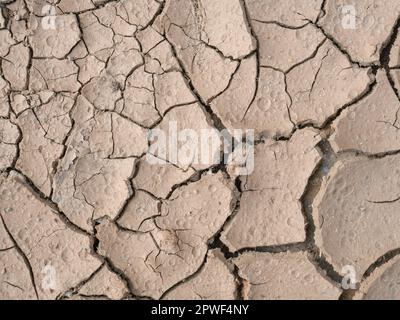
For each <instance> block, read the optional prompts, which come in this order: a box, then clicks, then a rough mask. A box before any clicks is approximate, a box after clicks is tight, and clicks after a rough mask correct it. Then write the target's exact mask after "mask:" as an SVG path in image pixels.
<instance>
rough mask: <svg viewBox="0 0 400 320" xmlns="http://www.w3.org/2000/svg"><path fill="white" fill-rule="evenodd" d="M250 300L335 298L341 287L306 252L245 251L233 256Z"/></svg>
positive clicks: (245, 293) (247, 297)
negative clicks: (328, 277) (311, 260)
mask: <svg viewBox="0 0 400 320" xmlns="http://www.w3.org/2000/svg"><path fill="white" fill-rule="evenodd" d="M234 263H235V264H236V265H237V266H238V268H239V275H240V276H241V277H242V278H243V279H244V280H245V285H244V288H243V291H244V292H243V293H244V297H245V298H246V299H250V300H253V299H254V300H259V299H266V300H292V299H301V300H319V299H322V300H336V299H338V298H339V295H340V290H339V289H338V288H337V287H336V286H335V285H333V284H332V283H331V282H330V281H329V280H327V279H326V278H325V277H324V275H323V274H322V273H321V271H319V270H318V269H317V268H316V267H315V266H314V265H313V264H312V263H311V262H310V261H309V259H308V257H307V254H306V253H304V252H297V253H290V252H289V253H277V254H271V253H250V252H248V253H244V254H241V255H240V256H239V257H238V258H235V259H234Z"/></svg>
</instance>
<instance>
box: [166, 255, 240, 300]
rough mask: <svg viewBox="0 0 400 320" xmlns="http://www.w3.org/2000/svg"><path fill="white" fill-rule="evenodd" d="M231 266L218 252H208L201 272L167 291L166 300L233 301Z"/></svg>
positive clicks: (233, 284)
mask: <svg viewBox="0 0 400 320" xmlns="http://www.w3.org/2000/svg"><path fill="white" fill-rule="evenodd" d="M232 269H233V266H231V265H229V264H228V263H227V262H226V261H225V258H224V257H223V255H222V253H221V252H220V251H219V250H212V251H209V252H208V254H207V261H206V263H205V265H204V266H203V268H202V269H201V271H200V272H199V273H198V274H197V275H196V276H195V277H194V278H191V279H190V280H188V281H186V282H184V283H182V284H181V285H179V286H177V287H176V288H174V289H173V290H171V291H169V292H168V293H167V294H166V295H165V296H164V299H166V300H234V299H235V293H236V285H235V278H234V276H233V275H232Z"/></svg>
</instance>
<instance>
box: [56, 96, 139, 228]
mask: <svg viewBox="0 0 400 320" xmlns="http://www.w3.org/2000/svg"><path fill="white" fill-rule="evenodd" d="M73 119H74V122H75V126H74V129H73V130H72V132H71V133H70V135H69V137H68V140H67V142H66V145H67V150H66V153H65V155H64V157H63V159H62V160H61V161H60V163H59V166H58V168H57V174H56V175H55V177H54V182H53V188H54V193H53V201H55V202H56V203H58V205H59V207H60V209H61V210H62V211H63V212H64V213H65V214H66V215H67V216H68V218H69V219H71V221H73V222H74V223H76V224H77V225H79V226H80V227H81V228H84V229H86V230H91V227H92V226H91V224H92V220H91V219H97V218H99V217H102V216H104V215H108V216H110V217H112V218H114V217H116V216H117V215H118V213H119V212H120V210H121V209H122V208H123V206H124V204H125V201H126V200H127V199H128V198H129V197H130V195H131V194H132V190H131V186H130V182H129V180H130V178H131V177H132V176H133V173H134V167H135V165H134V163H135V157H138V156H140V155H142V154H144V152H145V151H146V149H147V140H146V132H145V130H144V129H142V128H141V127H139V126H137V125H135V124H133V123H130V122H129V121H128V120H126V119H124V118H121V117H120V116H119V115H117V114H114V113H109V112H106V113H105V112H97V111H95V110H94V108H93V106H92V105H90V103H89V102H88V101H87V100H86V99H85V98H84V97H82V96H79V97H78V99H77V104H76V107H75V110H74V114H73Z"/></svg>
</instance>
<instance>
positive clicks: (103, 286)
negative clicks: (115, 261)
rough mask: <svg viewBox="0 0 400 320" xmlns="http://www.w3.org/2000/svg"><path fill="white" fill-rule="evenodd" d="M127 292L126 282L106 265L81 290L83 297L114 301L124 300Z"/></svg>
mask: <svg viewBox="0 0 400 320" xmlns="http://www.w3.org/2000/svg"><path fill="white" fill-rule="evenodd" d="M127 292H128V290H127V288H126V285H125V284H124V282H123V281H122V280H121V279H120V278H119V277H118V276H117V275H116V274H115V273H113V272H111V271H110V270H109V269H108V267H107V266H106V265H103V267H101V269H100V271H99V272H97V273H96V274H95V275H94V277H93V278H91V279H90V280H89V281H88V282H86V283H85V284H84V285H83V286H82V287H81V288H80V290H79V294H80V295H83V296H105V297H107V298H109V299H113V300H119V299H122V298H123V297H124V295H125V294H126V293H127Z"/></svg>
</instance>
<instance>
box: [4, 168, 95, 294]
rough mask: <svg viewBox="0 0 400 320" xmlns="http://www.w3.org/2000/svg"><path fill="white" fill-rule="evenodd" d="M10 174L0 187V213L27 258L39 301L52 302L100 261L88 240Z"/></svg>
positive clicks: (18, 178) (92, 269) (14, 175)
mask: <svg viewBox="0 0 400 320" xmlns="http://www.w3.org/2000/svg"><path fill="white" fill-rule="evenodd" d="M21 179H22V178H20V177H19V176H18V175H16V174H14V173H12V174H11V175H10V177H9V178H8V179H7V180H5V181H4V182H3V183H2V184H1V186H0V212H1V217H2V219H3V220H4V223H5V225H6V227H7V229H8V230H9V232H10V234H11V235H12V237H13V238H14V239H15V241H16V243H17V244H18V246H19V247H20V249H21V250H22V252H23V253H24V254H25V255H26V258H27V260H28V261H29V264H30V266H31V268H32V271H33V277H34V281H35V284H36V290H37V292H38V295H39V298H41V299H54V298H56V297H57V295H58V294H60V293H63V292H64V291H66V290H68V289H69V288H71V287H74V286H75V285H77V284H78V283H79V282H80V281H81V280H83V279H84V278H86V277H88V276H89V275H90V274H91V273H93V272H94V270H96V269H97V268H98V267H99V266H100V262H99V261H98V260H97V259H95V258H94V257H93V256H92V255H91V254H90V239H89V237H88V236H87V235H84V234H82V233H81V232H77V231H74V230H73V229H71V228H70V227H69V226H68V225H66V224H65V223H64V222H62V221H61V220H60V218H59V216H58V215H57V214H56V213H55V212H54V210H53V209H51V208H50V207H49V206H48V205H47V204H46V203H45V202H44V201H42V200H41V199H39V198H38V197H37V196H36V195H35V194H34V193H32V190H30V189H29V188H28V187H27V186H26V185H25V183H24V182H23V181H22V180H21Z"/></svg>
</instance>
